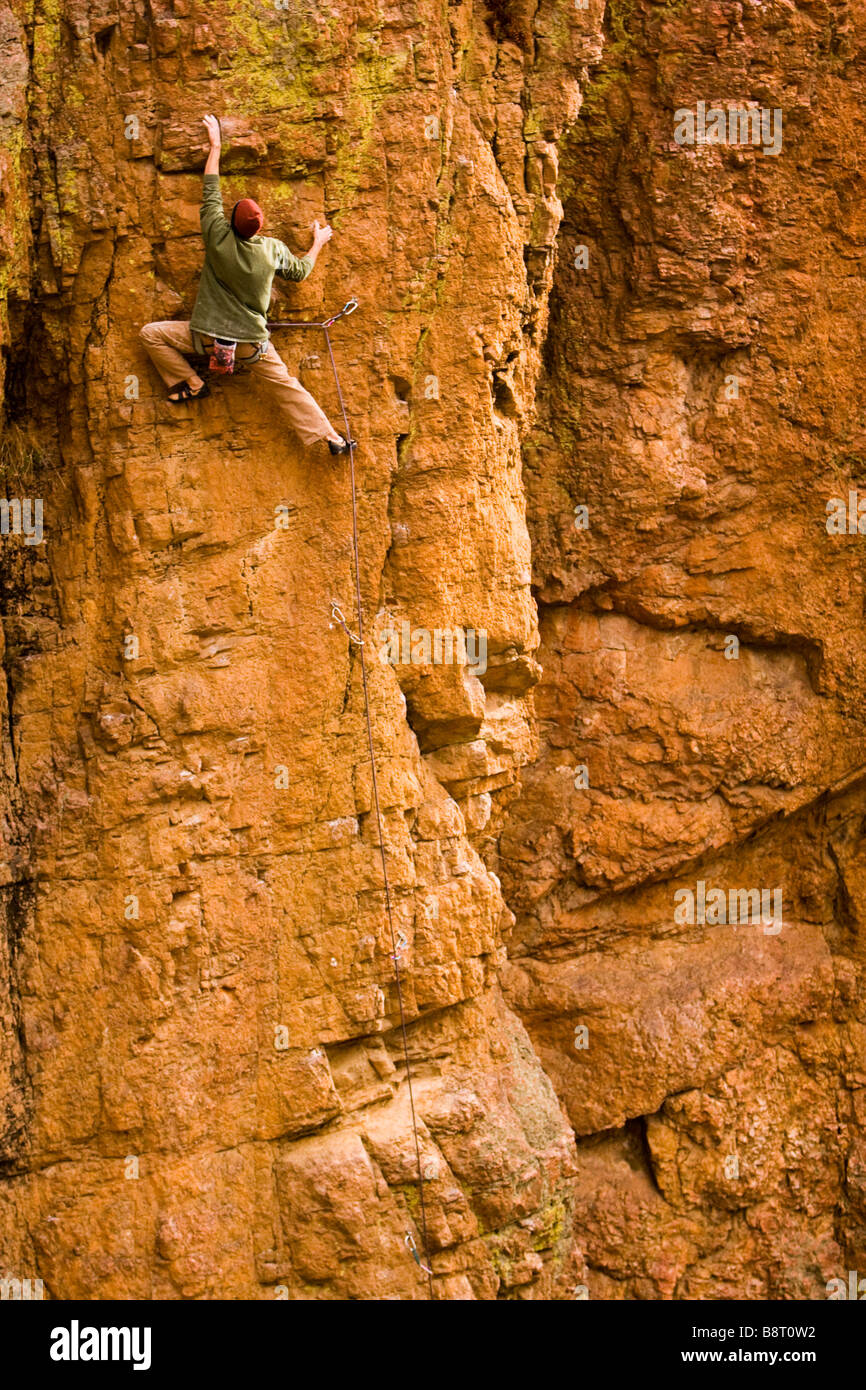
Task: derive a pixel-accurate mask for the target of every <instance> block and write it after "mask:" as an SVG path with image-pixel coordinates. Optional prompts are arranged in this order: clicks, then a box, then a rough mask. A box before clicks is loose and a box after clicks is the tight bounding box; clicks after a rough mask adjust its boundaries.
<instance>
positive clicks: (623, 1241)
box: [0, 0, 866, 1299]
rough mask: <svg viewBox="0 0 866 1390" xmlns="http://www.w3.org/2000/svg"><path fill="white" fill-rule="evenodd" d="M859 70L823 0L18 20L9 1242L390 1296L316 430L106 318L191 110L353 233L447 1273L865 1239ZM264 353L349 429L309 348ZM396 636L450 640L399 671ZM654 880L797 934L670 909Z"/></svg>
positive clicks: (232, 10) (355, 761)
mask: <svg viewBox="0 0 866 1390" xmlns="http://www.w3.org/2000/svg"><path fill="white" fill-rule="evenodd" d="M864 53H866V22H864V20H863V18H862V17H861V16H859V15H858V13H857V11H856V10H855V9H854V7H852V8H851V10H850V12H849V9H848V7H847V6H846V5H844V4H834V5H829V4H825V3H823V0H814V3H808V4H807V3H805V0H804V2H803V3H800V4H794V3H791V2H790V0H775V3H771V4H762V5H759V4H745V3H743V4H739V3H737V4H735V3H728V0H719V3H707V0H679V2H678V3H669V4H659V3H651V0H630V2H629V3H625V0H619V2H618V3H616V4H614V5H611V6H608V7H607V9H606V10H605V7H604V6H603V5H602V3H601V0H589V5H588V7H587V8H586V9H583V8H581V7H578V6H577V5H575V4H574V3H573V0H540V3H538V4H536V3H534V0H488V3H487V4H486V5H485V4H483V3H480V2H479V0H458V2H457V3H449V5H448V6H447V7H445V6H442V5H439V4H434V3H432V0H419V3H417V4H409V3H407V2H406V0H399V2H398V0H395V3H394V4H391V5H388V4H380V5H375V4H372V3H371V4H366V3H363V0H357V3H356V2H354V0H347V3H342V2H341V3H339V4H338V3H334V4H326V3H323V4H318V3H314V2H313V0H304V3H299V4H297V5H296V4H292V6H291V7H290V8H287V9H283V8H281V7H277V6H276V5H268V4H265V3H264V2H263V0H260V3H252V0H241V2H240V3H238V2H236V3H233V4H230V5H228V6H223V7H212V6H204V5H199V4H195V3H193V2H192V0H176V3H174V4H173V5H169V4H166V5H165V6H163V7H155V6H153V5H150V6H148V7H147V9H146V10H142V9H141V8H140V7H134V6H133V5H132V4H129V3H126V2H125V0H124V3H121V4H119V5H114V4H112V3H111V0H105V5H104V6H99V7H97V4H96V3H95V0H94V3H92V4H88V3H84V0H82V2H81V3H78V4H76V3H74V0H66V3H65V4H64V3H61V4H60V5H54V6H47V5H44V6H41V5H35V6H34V5H33V4H31V3H24V0H22V3H13V4H12V5H11V7H10V6H9V5H8V4H5V5H0V55H2V59H3V62H2V78H0V83H2V85H0V173H2V185H0V197H2V201H0V257H2V260H0V272H2V286H3V292H4V304H5V308H4V318H3V320H2V343H3V372H4V384H5V402H6V424H7V428H6V439H7V441H11V442H9V443H8V444H7V445H6V446H5V450H4V461H5V467H6V472H7V496H10V497H11V496H13V495H15V496H18V497H36V496H38V497H41V498H43V499H44V511H45V539H44V541H43V542H42V543H41V544H36V545H28V544H27V543H26V542H25V540H24V539H23V538H22V537H20V536H19V537H15V536H11V535H10V536H4V537H3V539H2V541H0V545H2V552H0V560H2V577H3V601H4V604H3V663H4V671H5V677H6V679H5V682H4V684H3V705H2V714H3V725H2V729H3V742H2V757H3V772H4V779H3V806H2V809H3V818H4V831H5V843H6V856H5V867H4V872H3V888H2V892H3V897H4V902H5V908H6V929H5V932H4V933H3V934H2V936H0V1087H2V1096H3V1109H2V1112H0V1158H2V1164H3V1166H2V1174H3V1177H2V1181H0V1266H2V1267H3V1268H5V1270H6V1271H7V1272H10V1273H13V1274H17V1275H19V1276H20V1277H26V1276H28V1275H29V1276H30V1277H34V1276H39V1277H41V1278H42V1279H43V1280H44V1282H45V1286H46V1289H47V1290H48V1291H49V1292H50V1294H51V1295H52V1296H54V1297H59V1298H75V1297H85V1298H152V1297H156V1298H243V1299H247V1298H272V1297H275V1296H276V1297H288V1298H291V1299H337V1298H362V1299H372V1298H400V1299H415V1298H425V1297H427V1283H426V1278H425V1276H424V1274H423V1272H422V1271H421V1270H420V1269H419V1268H418V1265H417V1264H416V1263H415V1262H414V1261H413V1259H412V1257H411V1254H410V1253H409V1250H408V1248H407V1243H406V1237H407V1234H408V1235H409V1236H411V1237H412V1239H414V1241H415V1242H416V1243H417V1244H418V1245H420V1243H421V1242H420V1232H419V1189H418V1177H417V1170H416V1159H415V1148H414V1142H413V1136H412V1129H411V1123H410V1114H409V1104H408V1090H407V1078H406V1070H405V1065H404V1061H403V1054H402V1046H401V1038H400V1033H399V1030H398V1028H397V1022H398V1010H397V998H396V993H395V989H394V974H393V963H392V960H391V958H390V952H391V941H390V937H389V935H388V931H387V925H386V920H385V914H384V902H383V892H382V878H381V864H380V861H379V857H378V851H377V828H376V824H375V818H374V816H373V815H372V812H371V804H372V803H371V781H370V773H369V766H368V762H367V756H366V745H365V729H364V717H363V716H364V706H363V694H362V687H361V680H360V663H359V659H358V655H357V651H356V650H355V649H354V648H353V646H352V644H351V643H350V641H349V640H348V638H347V636H346V633H345V632H344V630H343V629H342V628H341V627H340V626H339V625H337V624H335V623H333V622H332V621H331V604H332V602H333V601H336V602H337V603H339V605H340V606H341V608H342V609H343V610H344V611H345V613H346V615H347V619H348V621H349V624H350V626H352V625H353V624H354V622H355V620H356V615H355V614H354V604H353V571H352V551H351V507H350V495H349V489H348V482H347V476H346V469H345V465H344V464H343V463H338V464H335V463H334V462H333V461H332V460H331V459H330V456H329V455H328V454H327V453H325V452H324V451H323V452H322V454H321V455H317V454H316V453H315V452H313V453H310V454H305V453H304V452H303V451H302V450H300V448H299V447H298V446H297V444H296V442H295V441H294V440H293V439H292V438H290V437H287V436H286V434H285V432H284V431H283V429H282V428H281V426H280V422H279V421H278V420H277V419H276V418H275V417H274V415H273V413H272V411H271V410H270V408H269V407H268V406H267V405H266V404H265V403H264V402H263V401H262V400H261V399H260V398H258V397H257V396H256V395H255V393H254V391H253V389H252V386H251V383H250V381H249V379H246V380H245V379H243V378H240V379H238V380H233V381H230V382H225V383H221V384H220V385H219V386H218V387H217V388H215V390H214V394H213V397H212V398H211V399H210V400H208V401H207V402H205V403H203V404H202V405H201V406H197V407H189V408H183V409H182V410H180V411H178V410H175V409H173V408H172V407H171V406H169V405H168V404H166V403H165V401H164V393H163V391H162V389H161V385H160V383H158V381H157V379H156V377H155V375H154V374H153V372H152V371H151V369H150V367H149V365H148V364H147V362H146V359H145V358H144V357H143V354H142V352H141V350H140V347H139V344H138V340H137V330H138V328H139V327H140V325H141V324H142V323H144V322H146V321H147V320H149V319H154V318H167V317H183V316H185V315H187V314H188V311H189V309H190V308H191V304H192V300H193V297H194V294H195V286H196V279H197V274H198V268H199V265H200V259H201V244H200V239H199V236H198V202H199V193H200V175H201V169H202V167H203V162H204V148H203V143H202V135H201V126H200V119H201V115H202V113H203V112H205V111H215V112H216V113H218V114H219V115H220V116H221V117H222V118H223V128H224V135H225V146H224V157H223V171H224V176H225V178H224V194H225V196H226V200H227V201H228V200H230V199H231V200H233V199H234V198H235V197H237V196H240V194H241V193H242V192H244V191H246V192H249V193H251V194H253V195H254V196H255V197H257V198H258V200H259V201H260V202H261V203H262V204H263V205H264V207H265V208H266V211H267V213H268V219H269V229H270V230H273V231H275V232H277V233H278V234H279V233H282V234H283V235H285V237H286V239H287V240H289V241H290V242H291V243H292V244H293V245H294V246H295V247H296V248H297V249H299V250H300V249H305V248H306V246H307V244H308V240H309V231H308V228H309V224H310V222H311V221H312V220H313V218H315V217H318V218H319V219H320V220H322V219H328V220H329V221H330V222H331V223H332V225H333V226H334V228H335V237H334V240H333V241H332V243H331V244H330V246H329V247H328V249H327V251H326V253H325V254H324V256H323V258H322V261H321V262H320V266H319V268H318V269H317V271H316V273H315V275H314V277H313V278H312V279H311V280H310V281H308V282H306V283H305V284H304V285H303V286H300V287H293V288H290V289H289V291H288V292H287V295H286V298H285V299H284V300H283V301H282V302H281V304H280V305H279V306H276V307H277V308H278V311H279V316H281V317H286V316H287V312H288V314H289V316H291V317H295V316H302V317H309V318H315V317H318V316H319V315H320V314H321V311H322V310H323V309H330V308H333V307H337V306H339V305H340V304H341V303H342V302H343V301H344V300H345V299H346V298H347V297H348V295H349V294H355V295H357V296H358V298H359V299H360V301H361V308H360V309H359V311H358V313H356V314H355V316H354V317H353V318H351V319H349V320H347V321H345V322H343V323H342V324H341V325H340V326H339V327H338V328H337V329H336V330H335V334H334V336H335V347H336V352H337V357H338V360H339V364H340V372H341V378H342V383H343V388H344V391H345V395H346V398H347V401H348V404H349V409H350V413H351V418H352V423H353V427H354V433H355V435H356V437H357V438H359V440H360V441H361V451H360V453H359V457H358V476H359V503H360V518H359V519H360V538H361V555H360V572H361V585H362V590H363V600H364V610H365V617H366V621H367V631H368V648H367V650H368V672H369V677H370V693H371V706H372V719H373V730H374V741H375V747H376V755H377V764H378V768H379V781H380V793H381V798H382V805H383V810H384V817H383V819H384V832H385V841H386V845H387V850H388V862H389V869H390V875H391V880H392V886H393V893H394V904H395V916H396V926H397V929H398V931H399V932H400V933H401V935H402V939H403V940H404V941H405V946H404V947H403V949H402V950H401V962H402V970H403V979H404V998H405V1005H406V1016H407V1020H408V1039H409V1049H410V1055H411V1061H412V1072H413V1079H414V1095H415V1105H416V1110H417V1113H418V1117H419V1131H420V1148H421V1166H422V1170H423V1173H424V1178H425V1181H424V1192H425V1200H426V1205H427V1211H428V1223H429V1245H430V1255H431V1259H432V1267H433V1271H434V1276H435V1294H436V1296H437V1297H438V1298H441V1299H494V1298H529V1299H534V1298H571V1297H573V1296H574V1292H575V1288H576V1287H577V1286H583V1287H586V1288H588V1289H589V1292H590V1296H591V1297H594V1298H598V1297H601V1298H623V1297H644V1298H664V1297H680V1298H714V1297H740V1298H749V1297H756V1296H761V1295H763V1294H766V1293H770V1294H772V1295H774V1296H780V1297H787V1298H804V1297H806V1298H808V1297H817V1296H821V1293H822V1291H823V1285H824V1282H825V1281H826V1279H827V1278H829V1277H831V1275H837V1274H840V1273H842V1272H843V1271H844V1270H845V1269H847V1268H848V1267H856V1265H852V1264H851V1262H852V1261H854V1262H856V1260H857V1259H858V1258H859V1259H860V1260H861V1261H862V1260H866V1248H864V1241H863V1237H862V1234H861V1233H860V1229H859V1227H860V1222H861V1219H862V1215H863V1208H864V1204H866V1144H864V1140H863V1138H862V1122H863V1120H864V1118H866V1115H864V1111H866V1102H864V1091H863V1089H862V1087H863V1086H864V1085H866V1056H864V1037H866V1032H864V1024H866V1013H864V1004H863V986H862V959H863V945H862V934H861V922H862V919H863V917H864V914H866V897H864V864H863V862H862V861H863V859H864V851H863V848H862V835H861V825H862V822H863V819H864V815H866V806H864V800H863V791H862V787H861V783H860V781H859V780H858V779H860V778H861V776H862V768H863V765H864V764H866V740H864V736H863V734H862V726H863V713H864V711H863V700H862V696H861V691H862V689H863V683H864V682H863V677H864V671H863V666H864V657H866V650H864V643H863V639H862V635H861V630H862V614H863V608H864V596H863V593H862V570H861V569H860V568H858V566H859V564H860V556H859V546H860V545H862V544H863V543H864V542H863V540H862V538H860V537H859V536H850V537H848V536H839V537H830V536H828V534H827V532H826V528H825V525H824V521H825V502H826V500H827V498H828V497H830V496H833V495H841V496H843V497H847V492H848V488H849V485H850V486H856V484H857V483H858V482H861V483H862V485H863V486H864V488H866V462H861V450H862V448H863V444H864V442H866V440H864V438H863V427H862V423H861V418H860V416H861V412H860V406H859V401H858V394H857V382H858V379H859V377H858V368H859V360H858V358H859V333H858V329H859V325H860V323H861V322H862V319H863V315H864V309H866V303H864V299H866V282H864V277H863V272H862V269H861V265H860V261H861V243H862V240H863V232H862V230H861V229H862V227H863V224H864V217H863V214H862V213H861V211H860V209H861V206H862V201H863V200H862V196H861V195H862V190H861V188H860V180H859V178H858V168H857V165H858V146H857V136H858V132H859V128H860V113H861V110H862V104H863V96H864V91H866V81H864ZM699 99H703V100H708V101H719V100H721V101H722V102H726V101H731V102H741V101H743V100H747V99H748V100H754V101H757V102H758V103H759V104H760V105H764V106H772V107H780V108H782V110H783V112H784V119H785V142H784V149H783V153H782V155H781V156H780V157H779V158H773V157H767V156H764V155H763V154H761V153H760V152H758V153H755V152H753V151H748V152H742V151H735V150H724V149H723V150H719V149H701V150H688V149H683V148H681V147H679V146H677V145H676V144H674V142H673V138H672V129H673V111H674V109H675V108H676V107H679V106H689V105H694V103H695V102H696V101H697V100H699ZM582 102H583V103H584V104H583V109H582V110H581V103H582ZM560 165H561V169H560ZM27 199H29V200H27ZM560 199H563V202H564V203H565V217H564V221H562V219H563V203H561V202H560ZM561 222H562V225H560V224H561ZM578 243H579V244H585V245H586V246H588V248H589V265H588V267H587V268H586V269H583V270H576V269H575V268H574V248H575V246H576V245H577V244H578ZM549 304H550V305H551V306H552V310H553V312H552V313H551V315H550V322H549V323H548V307H549ZM286 311H287V312H286ZM278 347H279V348H280V350H281V351H282V352H283V353H284V355H285V356H286V359H287V360H288V361H289V362H290V363H293V364H297V363H299V362H300V364H301V376H302V379H303V380H304V381H305V383H306V384H307V385H308V386H309V387H310V389H311V390H313V391H314V393H315V394H316V395H317V397H318V398H319V399H320V400H321V401H322V402H323V404H325V406H326V408H327V409H328V410H329V411H330V413H331V415H332V418H334V419H335V421H338V416H337V410H336V399H335V393H334V389H333V383H332V379H331V377H330V370H329V364H328V360H327V355H326V353H325V352H324V351H323V343H322V341H321V339H320V337H319V335H316V334H309V335H307V334H301V333H300V332H296V333H294V334H291V335H290V334H288V333H286V334H285V335H282V336H280V338H279V339H278ZM542 354H543V356H544V361H542ZM731 376H736V377H737V378H738V382H739V392H738V396H737V397H736V399H727V397H726V392H725V385H726V378H729V377H731ZM727 394H728V395H729V394H730V393H729V392H728V393H727ZM581 504H585V505H587V506H588V508H589V518H590V526H589V529H588V530H586V531H582V532H577V531H576V530H575V528H574V525H573V519H574V508H575V507H576V506H579V505H581ZM530 537H531V546H530ZM533 584H534V585H535V596H533V592H532V587H531V586H532V585H533ZM536 598H537V600H538V602H537V604H536V601H535V599H536ZM404 621H408V622H409V623H410V624H411V625H412V626H413V627H415V628H425V629H428V630H436V629H448V628H453V627H455V626H461V627H463V628H475V629H479V630H482V631H484V632H485V633H486V635H487V645H488V654H487V669H486V670H485V671H483V672H479V673H478V674H473V672H472V670H471V669H469V668H468V667H467V666H466V665H465V664H450V665H449V664H444V665H428V666H420V665H414V664H411V663H410V664H405V665H404V664H398V665H396V666H391V665H388V664H383V663H382V662H380V661H378V660H377V659H376V655H377V651H378V646H379V639H380V636H381V633H382V632H383V631H385V630H387V629H388V628H389V627H391V626H397V627H399V626H400V625H401V624H402V623H403V622H404ZM729 635H734V636H736V637H737V638H738V640H739V643H740V648H739V655H738V659H737V660H728V659H727V657H726V654H725V639H726V637H728V636H729ZM539 641H540V646H539ZM539 678H540V683H538V682H539ZM581 764H583V765H585V766H586V767H587V769H588V774H589V786H588V787H587V788H585V789H581V790H577V789H576V788H575V784H574V783H575V776H574V774H575V769H576V768H577V767H578V765H581ZM286 784H287V785H286ZM497 875H498V877H497ZM698 879H704V880H706V881H708V882H709V883H718V884H723V885H724V886H725V887H726V888H727V887H728V886H731V887H753V886H756V885H757V886H764V887H771V888H772V887H777V886H780V887H781V888H782V889H783V893H784V926H783V929H782V930H781V932H779V933H778V934H776V935H767V934H765V933H763V932H762V931H761V929H760V927H758V928H755V927H740V928H738V929H737V930H736V931H735V930H734V929H733V928H732V927H701V926H694V927H689V926H682V925H677V924H676V923H675V920H674V897H673V895H674V891H675V890H676V889H677V888H679V887H682V886H689V885H691V886H694V884H695V883H696V881H697V880H698ZM500 880H501V883H500ZM580 1025H582V1026H584V1027H585V1028H587V1029H588V1035H587V1036H588V1046H587V1047H586V1048H584V1049H580V1050H578V1049H576V1048H575V1028H576V1027H578V1026H580ZM858 1122H859V1127H858ZM732 1157H733V1158H736V1160H737V1162H736V1164H735V1165H733V1167H732V1165H731V1162H730V1160H731V1158H732ZM734 1168H736V1175H735V1176H731V1174H732V1173H733V1172H734ZM0 1272H2V1271H0Z"/></svg>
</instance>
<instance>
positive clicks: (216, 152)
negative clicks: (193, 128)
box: [204, 116, 222, 174]
mask: <svg viewBox="0 0 866 1390" xmlns="http://www.w3.org/2000/svg"><path fill="white" fill-rule="evenodd" d="M204 124H205V126H206V127H207V135H208V139H209V140H210V149H209V150H208V156H207V163H206V164H205V166H204V171H205V173H206V174H218V173H219V171H220V147H221V145H222V136H221V134H220V123H219V121H218V120H217V118H216V116H205V118H204Z"/></svg>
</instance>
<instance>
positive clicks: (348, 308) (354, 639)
mask: <svg viewBox="0 0 866 1390" xmlns="http://www.w3.org/2000/svg"><path fill="white" fill-rule="evenodd" d="M357 307H358V301H357V299H348V300H347V301H346V303H345V304H344V305H343V307H342V309H341V310H340V311H339V313H337V314H332V315H331V317H330V318H329V319H325V320H324V322H323V323H309V322H303V321H302V322H297V323H269V324H268V328H269V329H271V328H320V329H322V331H323V332H324V334H325V342H326V344H327V347H328V356H329V358H330V359H331V370H332V372H333V373H334V385H335V386H336V388H337V399H338V400H339V402H340V410H341V412H342V416H343V426H344V430H345V438H346V440H347V441H348V443H349V478H350V481H351V486H352V550H353V553H354V557H355V605H356V610H357V615H358V632H357V635H356V634H355V633H353V632H351V631H350V630H349V627H348V624H347V622H346V619H345V617H344V616H343V613H342V610H341V609H340V606H339V604H337V603H336V602H334V601H333V600H332V602H331V617H332V619H333V621H334V622H337V623H339V625H340V627H342V628H343V630H344V631H345V633H346V635H347V637H348V638H349V641H350V643H352V645H354V646H356V647H357V648H358V655H359V656H360V658H361V684H362V686H363V690H364V718H365V722H366V726H367V747H368V750H369V755H370V777H371V782H372V788H373V808H374V810H375V813H376V830H377V834H378V837H379V854H380V856H381V859H382V882H383V884H384V887H385V910H386V913H387V917H388V930H389V932H390V935H391V960H392V962H393V965H394V983H395V985H396V987H397V1003H398V1006H399V1012H400V1034H401V1037H402V1040H403V1060H404V1062H405V1064H406V1082H407V1087H408V1092H409V1110H410V1113H411V1116H412V1133H413V1135H414V1139H415V1163H416V1166H417V1169H418V1194H419V1197H420V1214H421V1240H422V1249H423V1254H424V1260H423V1261H422V1260H421V1258H420V1256H419V1253H418V1251H417V1249H416V1247H415V1241H414V1239H413V1237H412V1234H411V1232H410V1231H407V1232H406V1237H405V1241H406V1246H407V1248H408V1250H409V1251H410V1253H411V1255H412V1257H413V1259H414V1260H415V1262H416V1264H417V1265H419V1267H420V1268H421V1269H422V1270H423V1271H424V1272H425V1274H426V1275H427V1284H428V1288H429V1292H430V1297H431V1299H432V1298H434V1293H433V1271H432V1269H431V1268H430V1246H429V1241H428V1239H427V1209H426V1206H425V1202H424V1174H423V1173H422V1171H421V1145H420V1142H419V1139H418V1121H417V1117H416V1115H415V1097H414V1094H413V1090H412V1067H411V1064H410V1062H409V1038H408V1035H407V1032H406V1014H405V1010H404V1007H403V982H402V978H401V975H400V950H401V949H402V947H403V946H405V945H406V939H405V937H404V936H403V933H402V932H401V933H400V940H399V944H398V940H397V932H396V931H395V929H394V912H393V908H392V904H391V883H390V879H389V878H388V860H387V856H386V854H385V837H384V833H383V830H382V811H381V807H380V804H379V783H378V779H377V776H376V754H375V750H374V747H373V722H372V719H371V717H370V692H369V687H368V685H367V661H366V657H365V655H364V616H363V612H362V609H361V562H360V556H359V549H358V494H357V489H356V486H355V448H354V444H353V442H352V431H351V429H350V426H349V417H348V415H347V413H346V403H345V401H344V399H343V392H342V389H341V387H340V374H339V372H338V371H337V363H336V360H335V358H334V349H333V347H332V346H331V335H330V334H329V332H328V329H329V328H330V327H331V326H332V325H333V324H335V323H336V322H337V320H338V319H341V318H343V317H344V316H346V315H347V314H353V313H354V312H355V310H356V309H357Z"/></svg>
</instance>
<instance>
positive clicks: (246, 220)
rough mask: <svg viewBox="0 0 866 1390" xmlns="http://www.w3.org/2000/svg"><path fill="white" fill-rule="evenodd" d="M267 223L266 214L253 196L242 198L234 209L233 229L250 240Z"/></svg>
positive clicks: (245, 239)
mask: <svg viewBox="0 0 866 1390" xmlns="http://www.w3.org/2000/svg"><path fill="white" fill-rule="evenodd" d="M264 225H265V214H264V213H263V212H262V210H261V208H260V207H259V205H258V203H256V202H254V201H253V199H252V198H241V200H240V202H239V203H235V205H234V209H233V211H232V230H233V231H235V232H237V234H238V236H239V237H243V239H244V241H248V240H249V238H250V237H251V236H255V234H256V232H260V231H261V230H262V227H263V226H264Z"/></svg>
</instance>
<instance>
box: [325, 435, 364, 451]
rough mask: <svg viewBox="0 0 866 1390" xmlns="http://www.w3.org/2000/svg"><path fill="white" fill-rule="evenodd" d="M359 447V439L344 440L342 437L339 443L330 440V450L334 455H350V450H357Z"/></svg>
mask: <svg viewBox="0 0 866 1390" xmlns="http://www.w3.org/2000/svg"><path fill="white" fill-rule="evenodd" d="M357 447H358V441H357V439H344V438H343V436H342V435H340V439H339V442H338V441H337V440H336V439H329V440H328V448H329V449H330V451H331V453H332V454H348V453H349V451H350V449H357Z"/></svg>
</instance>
